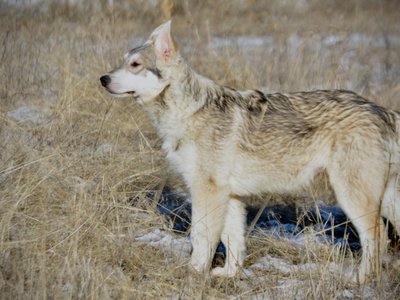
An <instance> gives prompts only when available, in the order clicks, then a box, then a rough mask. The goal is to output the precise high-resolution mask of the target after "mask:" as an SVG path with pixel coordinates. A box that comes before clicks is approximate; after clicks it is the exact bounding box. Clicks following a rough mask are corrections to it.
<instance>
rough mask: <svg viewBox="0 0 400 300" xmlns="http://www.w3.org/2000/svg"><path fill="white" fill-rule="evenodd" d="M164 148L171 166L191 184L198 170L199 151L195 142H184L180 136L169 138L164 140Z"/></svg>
mask: <svg viewBox="0 0 400 300" xmlns="http://www.w3.org/2000/svg"><path fill="white" fill-rule="evenodd" d="M162 148H163V150H164V151H165V153H166V155H167V159H168V161H169V163H170V164H171V166H172V167H173V168H174V169H175V170H176V171H178V172H179V173H180V174H181V175H182V176H183V178H184V179H185V180H186V181H187V183H188V184H190V182H192V179H193V178H194V176H195V172H196V160H197V151H196V146H195V144H194V143H192V142H185V143H184V142H183V141H182V139H179V138H169V139H166V140H164V142H163V145H162Z"/></svg>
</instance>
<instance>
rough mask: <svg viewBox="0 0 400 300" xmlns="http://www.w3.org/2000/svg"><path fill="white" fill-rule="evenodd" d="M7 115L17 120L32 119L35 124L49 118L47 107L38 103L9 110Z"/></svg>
mask: <svg viewBox="0 0 400 300" xmlns="http://www.w3.org/2000/svg"><path fill="white" fill-rule="evenodd" d="M7 116H8V117H11V118H13V119H15V120H17V121H30V122H32V123H35V124H42V123H44V122H45V121H46V120H47V116H46V111H45V109H44V108H42V107H40V106H37V105H32V106H21V107H20V108H17V109H16V110H13V111H9V112H7Z"/></svg>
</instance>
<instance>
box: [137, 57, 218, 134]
mask: <svg viewBox="0 0 400 300" xmlns="http://www.w3.org/2000/svg"><path fill="white" fill-rule="evenodd" d="M162 76H163V77H165V78H167V79H168V80H167V81H168V84H166V86H165V88H164V89H163V91H162V92H161V93H160V94H159V95H158V96H157V97H156V98H155V99H153V100H151V101H149V102H147V103H146V104H144V105H143V107H144V110H145V111H146V113H147V115H148V116H149V118H150V120H151V121H152V123H153V125H154V126H155V127H156V128H157V130H158V131H159V132H160V131H164V129H165V127H166V126H167V127H168V126H171V123H173V122H175V123H176V125H180V124H182V123H183V122H184V120H185V119H187V118H188V117H190V116H192V115H193V114H195V113H196V112H197V111H199V110H201V109H202V108H203V107H204V106H205V105H207V101H208V98H209V96H210V91H214V90H215V89H221V87H220V86H219V85H218V84H216V83H215V82H213V81H212V80H210V79H207V78H205V77H203V76H201V75H199V74H197V73H196V72H195V71H194V70H193V69H192V68H190V66H189V65H188V64H187V63H186V62H185V61H184V60H183V59H179V60H178V61H177V62H176V63H175V64H173V65H171V66H170V67H168V69H167V70H165V71H163V72H162ZM171 120H172V122H171Z"/></svg>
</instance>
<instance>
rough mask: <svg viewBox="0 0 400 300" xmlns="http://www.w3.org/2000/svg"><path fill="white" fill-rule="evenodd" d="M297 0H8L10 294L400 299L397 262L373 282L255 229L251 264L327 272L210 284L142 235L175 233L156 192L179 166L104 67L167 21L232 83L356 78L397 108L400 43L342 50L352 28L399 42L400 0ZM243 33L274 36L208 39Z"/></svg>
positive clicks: (197, 61) (4, 275)
mask: <svg viewBox="0 0 400 300" xmlns="http://www.w3.org/2000/svg"><path fill="white" fill-rule="evenodd" d="M301 2H302V3H303V4H304V5H300V4H298V3H297V4H293V2H291V1H268V2H265V1H256V0H254V1H251V0H248V1H245V0H235V1H228V0H221V1H217V2H214V1H194V0H193V1H192V0H186V1H175V2H172V1H163V2H162V3H161V1H114V2H113V3H114V4H113V5H107V2H104V3H103V2H99V3H102V4H99V3H98V2H96V1H84V2H82V3H81V4H77V5H72V4H70V5H68V2H60V3H59V2H50V1H49V2H44V3H42V4H38V5H33V6H28V7H12V6H8V5H6V4H0V9H1V10H0V41H1V44H2V47H0V62H1V63H0V74H1V75H0V79H1V84H0V101H1V106H0V113H1V115H0V143H1V151H0V295H1V298H2V299H31V298H33V299H45V298H50V299H64V298H71V299H157V298H173V299H180V298H182V299H192V298H207V299H222V298H231V297H233V298H234V299H241V298H250V297H251V296H252V295H253V296H254V297H256V296H257V297H260V298H262V297H263V296H261V294H263V293H264V296H265V298H267V297H269V298H272V299H280V298H283V297H285V298H288V297H289V298H294V297H295V296H297V297H298V298H304V299H305V298H307V299H308V298H313V299H327V298H335V297H336V298H339V299H340V298H346V295H349V293H352V294H351V295H352V296H353V297H355V298H365V297H378V298H382V299H395V298H399V296H398V295H399V294H400V292H399V288H400V287H399V284H400V281H399V273H398V270H397V271H396V270H394V269H393V268H392V267H391V266H386V269H385V271H386V275H385V277H384V280H383V281H382V282H380V283H379V284H378V285H375V286H372V287H360V286H357V285H353V284H351V283H349V282H347V281H346V280H344V279H343V278H341V277H340V275H337V274H334V273H332V272H330V271H329V268H328V267H327V266H328V265H329V263H330V262H336V263H338V264H339V265H342V264H345V265H347V264H352V263H353V262H352V259H353V257H352V255H350V254H348V255H345V253H343V252H342V251H340V250H339V249H337V248H336V247H333V246H321V245H320V246H315V243H314V242H311V243H305V244H304V245H303V246H298V245H296V244H293V243H291V242H289V241H284V242H282V241H280V240H277V239H275V238H274V237H271V236H264V235H260V236H259V237H257V238H255V237H253V238H250V239H249V241H248V243H249V255H248V259H247V262H246V264H247V265H246V266H249V265H251V263H253V262H255V261H257V259H259V258H260V257H262V256H263V255H266V254H269V255H272V256H275V257H280V258H283V259H286V260H287V261H288V262H292V263H294V264H303V263H307V262H318V263H319V264H320V265H321V267H320V268H319V269H318V270H317V271H313V272H300V271H299V272H297V271H296V272H294V273H290V274H285V273H282V272H280V271H279V270H272V271H271V270H259V271H256V273H257V277H256V278H257V280H255V278H254V277H246V276H243V277H242V278H240V279H239V278H235V279H210V278H208V277H207V276H201V275H196V274H193V273H191V272H190V270H189V268H188V267H187V265H186V261H185V259H183V258H181V257H177V256H174V255H173V254H171V253H169V252H168V251H167V252H165V251H164V250H165V249H164V250H162V249H158V248H152V247H149V246H146V245H144V244H142V243H140V242H138V241H136V240H135V239H134V237H135V236H138V235H141V234H145V233H147V232H149V231H152V230H153V229H155V228H162V229H165V230H167V231H168V230H169V229H168V224H167V223H166V222H165V221H164V220H163V218H162V217H160V216H159V215H158V214H157V213H156V211H155V209H154V204H155V201H157V199H156V196H149V193H148V192H149V191H159V190H160V188H161V186H162V185H163V183H164V182H165V180H166V179H167V178H169V175H168V174H169V170H168V168H167V166H166V164H165V162H164V159H163V154H162V152H161V151H160V147H159V146H160V143H159V140H158V139H157V137H156V135H155V132H154V131H153V129H152V128H151V126H150V125H149V123H148V120H147V119H146V117H145V116H144V114H143V112H142V111H141V110H140V108H139V107H138V106H137V105H136V104H135V103H133V102H132V101H131V100H129V99H125V100H118V99H117V100H116V99H113V98H111V97H109V96H108V95H107V94H106V93H104V91H103V90H102V89H101V87H100V85H99V82H98V78H99V76H100V75H101V74H103V73H105V72H107V71H109V70H111V69H112V68H113V67H115V66H116V65H117V64H118V62H119V61H120V59H121V57H122V54H123V51H125V50H128V49H129V47H132V46H133V45H137V44H138V43H140V41H143V38H145V37H146V35H147V34H148V33H149V32H150V31H151V30H152V29H153V28H154V27H155V26H157V25H158V24H159V23H161V22H162V21H164V20H165V19H166V18H169V17H170V16H172V18H173V19H174V23H173V29H174V32H175V34H176V39H177V41H178V44H179V45H180V49H181V51H182V52H183V53H184V55H185V56H186V57H187V58H188V60H189V62H190V63H191V64H192V65H193V66H194V68H195V69H197V70H198V71H199V72H200V73H202V74H205V75H207V76H209V77H211V78H213V79H214V80H216V81H218V82H220V83H222V84H227V85H232V86H235V87H239V88H243V87H250V88H251V87H254V88H255V87H265V88H266V89H268V90H270V91H278V90H279V91H293V90H304V89H312V88H316V87H324V88H340V87H345V85H346V83H347V82H348V81H349V80H351V81H352V82H353V83H354V88H355V91H356V92H359V93H361V94H362V95H363V96H366V97H368V98H371V99H372V100H375V101H377V102H378V103H381V104H383V105H385V106H388V107H391V108H397V109H398V108H400V104H399V103H400V102H399V101H400V85H399V77H400V74H399V72H398V70H397V67H396V66H398V65H400V54H399V53H400V51H399V50H400V49H399V48H400V45H399V44H390V43H389V44H387V45H386V47H383V48H379V49H377V48H376V47H374V46H373V45H371V47H365V48H358V47H354V48H352V49H350V50H349V48H348V47H346V46H345V44H346V37H348V36H350V35H351V34H352V33H361V34H363V35H365V36H378V37H382V38H383V40H385V37H387V36H395V37H397V38H400V22H399V21H398V20H400V15H399V10H398V9H397V3H396V1H332V2H330V3H325V2H320V1H312V0H310V1H301ZM330 35H337V36H342V37H344V40H343V41H342V42H340V43H337V44H335V45H334V46H332V47H331V48H330V49H329V51H330V52H329V54H328V58H327V61H329V62H330V63H329V64H323V65H322V64H321V63H320V60H319V58H320V57H321V56H322V55H325V54H326V53H322V52H321V50H318V47H315V48H310V47H309V46H308V45H309V43H310V41H311V42H312V41H313V38H314V39H315V38H316V37H318V36H321V37H324V36H330ZM238 36H253V37H256V36H269V37H273V39H274V43H276V45H274V47H273V51H272V52H270V53H263V52H262V51H260V49H254V50H250V52H249V50H244V49H245V47H244V46H245V45H240V44H238V45H236V46H224V47H223V48H222V49H217V50H216V49H210V48H209V47H207V45H209V44H210V43H211V42H212V41H213V39H214V38H215V37H238ZM291 36H294V37H299V38H301V41H302V42H301V43H300V45H299V47H298V51H297V52H296V53H295V55H291V54H290V53H288V44H287V43H288V40H289V38H290V37H291ZM386 40H388V39H386ZM316 41H317V42H318V41H320V40H318V39H317V40H316ZM345 51H350V52H352V55H351V56H350V57H351V59H350V61H349V62H348V68H347V69H343V68H341V66H340V64H339V60H340V58H341V57H342V56H343V54H344V53H343V52H345ZM377 62H379V63H380V62H384V65H385V66H386V69H385V72H386V74H387V77H385V78H384V80H383V81H382V82H381V83H380V85H379V86H376V85H373V84H371V82H373V78H372V77H373V68H374V66H375V65H376V64H377ZM353 65H357V66H359V67H354V68H353V67H352V66H353ZM20 107H28V108H32V107H33V108H35V109H36V110H39V111H40V112H41V118H42V122H32V121H31V120H29V118H28V117H27V116H25V117H24V116H22V117H21V118H20V119H19V118H16V117H15V114H12V113H10V112H15V110H17V109H18V108H20ZM24 118H25V119H24ZM27 118H28V119H27ZM152 195H157V193H155V194H152ZM285 280H286V281H285ZM285 282H286V284H285ZM368 289H372V291H370V290H368ZM346 293H347V294H346ZM368 293H369V294H368ZM371 295H372V296H371ZM256 299H257V298H256Z"/></svg>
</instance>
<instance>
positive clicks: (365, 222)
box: [328, 159, 387, 283]
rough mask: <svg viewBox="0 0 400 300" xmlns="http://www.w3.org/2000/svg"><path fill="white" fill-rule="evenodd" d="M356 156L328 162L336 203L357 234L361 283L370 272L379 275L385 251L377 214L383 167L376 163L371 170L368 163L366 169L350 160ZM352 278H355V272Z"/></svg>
mask: <svg viewBox="0 0 400 300" xmlns="http://www.w3.org/2000/svg"><path fill="white" fill-rule="evenodd" d="M356 160H357V159H354V160H347V163H346V164H340V165H339V164H338V165H337V166H333V167H332V166H331V167H330V168H328V174H329V180H330V182H331V185H332V187H333V189H334V191H335V194H336V198H337V200H338V202H339V204H340V205H341V207H342V208H343V210H344V212H345V213H346V215H347V216H348V217H349V219H350V220H351V221H352V223H353V224H354V226H355V227H356V229H357V232H358V234H359V237H360V242H361V246H362V257H361V265H360V269H359V273H358V275H359V277H358V280H359V282H360V283H363V282H365V281H366V280H367V279H368V277H370V276H379V274H380V272H381V257H382V255H383V254H385V251H386V241H387V238H386V232H385V230H384V224H383V221H382V218H381V216H380V196H381V194H382V190H383V177H384V171H383V170H381V171H379V167H377V168H375V170H374V168H373V166H371V165H368V164H367V166H368V167H371V169H372V170H365V169H364V168H363V166H362V165H360V164H354V163H353V162H354V161H356ZM364 166H365V164H364ZM376 173H379V174H376ZM380 178H382V180H381V179H380ZM351 279H352V280H353V281H357V277H356V276H353V277H352V278H351Z"/></svg>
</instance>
